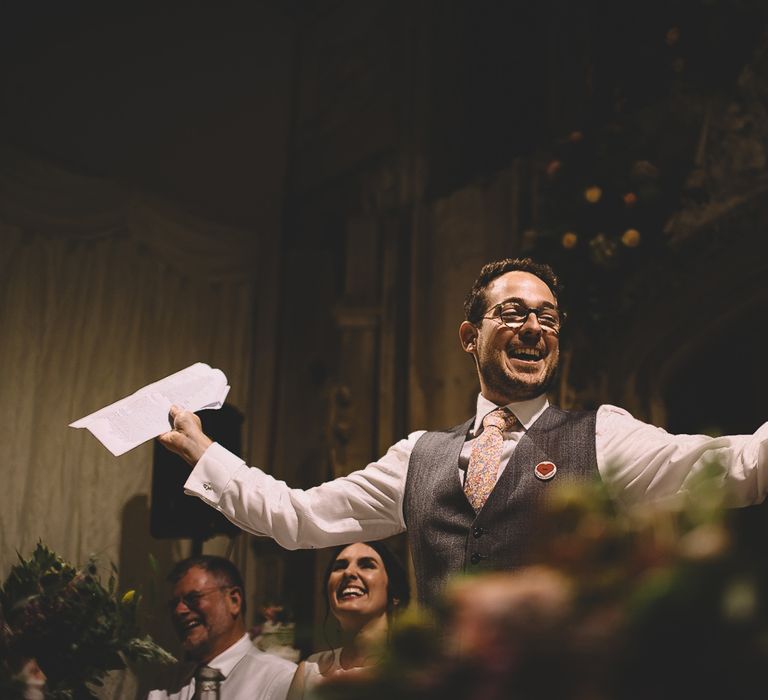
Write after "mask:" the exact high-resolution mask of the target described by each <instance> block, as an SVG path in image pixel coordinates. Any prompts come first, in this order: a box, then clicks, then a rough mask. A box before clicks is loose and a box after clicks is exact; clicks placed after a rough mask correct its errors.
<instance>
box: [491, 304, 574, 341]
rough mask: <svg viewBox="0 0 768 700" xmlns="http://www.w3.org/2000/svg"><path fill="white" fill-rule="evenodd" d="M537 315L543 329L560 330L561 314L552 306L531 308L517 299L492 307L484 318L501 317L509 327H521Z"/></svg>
mask: <svg viewBox="0 0 768 700" xmlns="http://www.w3.org/2000/svg"><path fill="white" fill-rule="evenodd" d="M531 314H533V315H534V316H536V320H537V321H538V322H539V325H540V326H541V329H542V330H543V331H544V332H545V333H554V334H557V333H559V332H560V323H561V320H560V314H559V313H558V311H557V309H555V308H553V307H550V306H542V307H539V308H530V307H528V306H526V305H525V304H522V303H520V302H517V301H502V302H501V303H500V304H496V306H492V307H491V308H490V313H489V314H487V315H486V316H483V318H489V319H499V320H500V321H501V322H502V323H503V324H504V325H505V326H506V327H507V328H520V327H521V326H522V325H523V324H525V322H526V321H528V319H529V318H530V317H531Z"/></svg>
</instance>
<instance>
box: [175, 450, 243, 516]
mask: <svg viewBox="0 0 768 700" xmlns="http://www.w3.org/2000/svg"><path fill="white" fill-rule="evenodd" d="M244 464H245V462H244V461H243V460H242V459H241V458H240V457H238V456H237V455H235V454H233V453H232V452H230V451H229V450H228V449H227V448H226V447H222V446H221V445H220V444H219V443H218V442H214V443H213V444H212V445H211V446H210V447H209V448H208V449H207V450H206V451H205V452H204V453H203V456H202V457H201V458H200V459H199V461H198V462H197V464H196V465H195V468H194V469H193V470H192V473H191V474H190V475H189V478H188V479H187V481H186V482H185V484H184V493H186V494H187V495H190V496H198V497H199V498H202V499H203V500H204V501H205V502H206V503H210V504H211V505H215V506H218V504H219V501H220V500H221V497H222V495H223V494H224V492H225V491H226V488H227V486H228V485H229V482H230V481H231V480H232V475H233V474H234V473H235V471H237V470H238V469H240V468H241V467H242V466H243V465H244Z"/></svg>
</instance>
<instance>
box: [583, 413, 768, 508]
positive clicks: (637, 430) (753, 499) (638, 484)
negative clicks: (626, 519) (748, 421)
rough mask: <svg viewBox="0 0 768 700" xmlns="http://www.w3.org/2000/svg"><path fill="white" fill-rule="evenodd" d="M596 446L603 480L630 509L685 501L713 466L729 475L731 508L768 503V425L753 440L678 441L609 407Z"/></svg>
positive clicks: (705, 437) (693, 437)
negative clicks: (682, 497)
mask: <svg viewBox="0 0 768 700" xmlns="http://www.w3.org/2000/svg"><path fill="white" fill-rule="evenodd" d="M595 446H596V449H597V462H598V469H599V471H600V475H601V478H602V479H603V481H605V482H607V483H609V484H610V485H611V486H612V487H613V488H614V493H615V495H616V496H617V498H619V500H620V501H622V502H623V503H625V504H627V505H632V504H637V503H641V502H648V501H652V502H657V501H665V500H669V499H674V498H676V497H679V496H680V495H681V494H684V493H685V492H687V491H688V490H689V488H690V486H691V483H692V480H694V479H695V478H696V477H697V475H699V474H700V473H701V472H702V470H703V469H705V468H706V467H707V466H708V465H709V464H713V463H714V464H717V465H719V466H720V467H722V468H723V470H724V471H723V474H722V477H721V478H722V481H723V487H724V488H725V489H726V496H727V503H728V505H730V506H747V505H753V504H756V503H760V502H762V501H763V500H764V499H765V495H766V488H767V487H768V471H767V470H768V423H764V424H763V425H762V426H760V428H758V430H757V431H756V432H755V433H753V434H752V435H724V436H721V437H711V436H708V435H685V434H680V435H674V434H671V433H668V432H667V431H666V430H664V429H662V428H659V427H656V426H654V425H649V424H648V423H644V422H642V421H640V420H637V419H636V418H634V417H633V416H632V415H630V414H629V413H628V412H627V411H625V410H624V409H622V408H619V407H617V406H611V405H608V404H606V405H603V406H600V408H599V409H598V412H597V423H596V428H595Z"/></svg>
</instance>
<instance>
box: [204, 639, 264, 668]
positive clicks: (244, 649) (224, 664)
mask: <svg viewBox="0 0 768 700" xmlns="http://www.w3.org/2000/svg"><path fill="white" fill-rule="evenodd" d="M252 644H253V642H252V641H251V638H250V636H249V635H248V633H247V632H246V633H245V634H244V635H243V636H242V637H240V639H239V640H238V641H236V642H235V643H234V644H233V645H232V646H231V647H229V648H228V649H225V650H224V651H222V652H221V654H219V655H218V656H215V657H214V658H213V659H211V660H210V661H209V662H208V663H207V664H206V666H210V667H211V668H216V669H218V670H219V671H221V673H222V674H223V675H224V677H225V678H226V677H227V676H228V675H229V674H230V673H232V669H233V668H234V667H235V666H236V665H237V662H238V661H240V659H242V658H243V657H244V656H245V655H246V654H247V653H248V650H249V649H250V648H251V645H252Z"/></svg>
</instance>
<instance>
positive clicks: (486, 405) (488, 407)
mask: <svg viewBox="0 0 768 700" xmlns="http://www.w3.org/2000/svg"><path fill="white" fill-rule="evenodd" d="M548 406H549V401H547V395H546V394H541V395H540V396H537V397H535V398H533V399H528V400H527V401H512V403H508V404H507V405H506V407H505V408H508V409H509V410H510V411H511V412H512V413H514V414H515V417H516V418H517V420H519V421H520V423H521V424H522V426H523V428H525V429H526V430H528V428H530V427H531V426H532V425H533V424H534V423H535V422H536V421H537V420H538V418H539V416H540V415H541V414H542V413H544V411H546V410H547V407H548ZM497 408H499V407H498V406H497V405H496V404H495V403H493V402H492V401H489V400H488V399H486V398H485V396H483V395H482V394H478V395H477V409H476V412H475V424H474V426H473V428H472V430H473V433H474V434H475V435H477V434H478V432H479V431H480V428H481V427H482V425H483V418H485V417H486V416H487V415H488V414H489V413H490V412H491V411H495V410H496V409H497Z"/></svg>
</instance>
